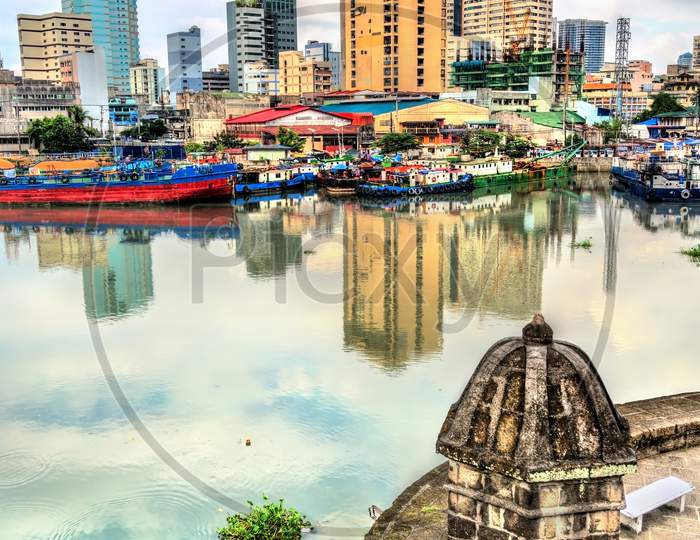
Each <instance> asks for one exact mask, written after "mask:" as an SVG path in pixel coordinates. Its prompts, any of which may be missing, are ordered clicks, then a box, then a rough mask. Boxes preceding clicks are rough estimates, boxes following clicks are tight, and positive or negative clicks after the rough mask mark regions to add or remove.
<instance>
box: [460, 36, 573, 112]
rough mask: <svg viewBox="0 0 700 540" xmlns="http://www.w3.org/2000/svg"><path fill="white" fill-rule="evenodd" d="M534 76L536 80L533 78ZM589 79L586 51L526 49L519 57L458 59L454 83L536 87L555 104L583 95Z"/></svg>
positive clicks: (476, 87)
mask: <svg viewBox="0 0 700 540" xmlns="http://www.w3.org/2000/svg"><path fill="white" fill-rule="evenodd" d="M533 79H534V80H533ZM584 81H585V70H584V67H583V54H582V53H580V52H572V51H563V50H557V51H555V50H553V49H542V50H527V51H523V52H522V53H521V54H520V55H519V57H518V59H517V60H512V61H508V62H501V63H489V62H486V61H482V60H478V61H477V60H468V61H463V62H455V63H454V64H453V65H452V81H451V82H452V85H453V86H455V87H459V88H462V89H463V90H465V91H469V90H479V89H481V88H490V89H491V90H506V91H522V92H526V91H528V90H529V91H532V92H533V93H537V94H539V95H540V97H542V98H544V99H546V100H547V101H550V100H551V103H552V104H557V105H560V104H563V102H564V101H565V96H568V97H569V98H580V97H581V94H582V89H583V83H584Z"/></svg>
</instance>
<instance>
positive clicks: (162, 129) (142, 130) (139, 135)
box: [122, 118, 168, 142]
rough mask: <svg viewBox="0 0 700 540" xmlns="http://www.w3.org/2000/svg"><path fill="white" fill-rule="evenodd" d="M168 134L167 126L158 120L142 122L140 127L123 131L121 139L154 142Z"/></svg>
mask: <svg viewBox="0 0 700 540" xmlns="http://www.w3.org/2000/svg"><path fill="white" fill-rule="evenodd" d="M166 133H168V126H166V125H165V122H164V121H163V120H161V119H160V118H157V119H156V120H147V121H144V122H143V123H142V124H141V126H136V127H133V128H129V129H125V130H124V131H122V137H129V138H131V139H141V141H143V142H149V141H155V140H157V139H160V138H161V137H163V136H164V135H165V134H166Z"/></svg>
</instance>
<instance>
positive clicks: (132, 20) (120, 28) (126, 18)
mask: <svg viewBox="0 0 700 540" xmlns="http://www.w3.org/2000/svg"><path fill="white" fill-rule="evenodd" d="M62 5H63V13H76V14H84V15H90V16H91V17H92V27H93V41H94V43H95V45H98V46H100V47H102V48H103V49H104V51H105V60H106V62H107V82H108V84H109V86H110V88H112V89H113V90H116V91H117V92H123V93H126V92H129V87H130V82H129V68H130V67H131V66H132V65H134V64H136V63H137V62H138V61H139V57H140V51H139V23H138V12H137V0H118V1H115V0H62Z"/></svg>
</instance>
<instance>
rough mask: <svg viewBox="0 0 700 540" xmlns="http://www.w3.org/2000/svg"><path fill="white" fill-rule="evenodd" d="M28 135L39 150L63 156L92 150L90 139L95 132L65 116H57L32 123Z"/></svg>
mask: <svg viewBox="0 0 700 540" xmlns="http://www.w3.org/2000/svg"><path fill="white" fill-rule="evenodd" d="M27 134H28V135H29V140H30V141H31V143H32V145H33V146H34V147H35V148H36V149H37V150H39V151H41V152H46V153H48V154H61V153H72V152H85V151H87V150H90V149H91V148H92V144H91V143H90V141H89V137H90V136H91V135H93V134H94V130H93V129H91V128H86V127H85V126H83V125H82V124H78V123H75V122H74V121H73V120H71V119H70V118H66V117H65V116H57V117H56V118H42V119H40V120H33V121H31V122H30V123H29V127H28V129H27Z"/></svg>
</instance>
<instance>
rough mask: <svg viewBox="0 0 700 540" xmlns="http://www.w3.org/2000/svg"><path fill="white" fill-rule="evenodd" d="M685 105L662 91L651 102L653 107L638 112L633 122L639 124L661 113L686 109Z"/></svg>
mask: <svg viewBox="0 0 700 540" xmlns="http://www.w3.org/2000/svg"><path fill="white" fill-rule="evenodd" d="M684 110H685V109H684V108H683V106H682V105H681V104H680V103H678V100H676V98H674V97H673V96H672V95H670V94H667V93H666V92H660V93H659V94H658V95H657V96H656V97H655V98H654V102H653V103H652V104H651V109H647V110H646V111H644V112H642V113H640V114H638V115H637V116H635V117H634V118H633V119H632V122H633V123H635V124H638V123H639V122H644V121H645V120H649V119H650V118H654V117H655V116H658V115H660V114H664V113H670V112H680V111H684Z"/></svg>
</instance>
